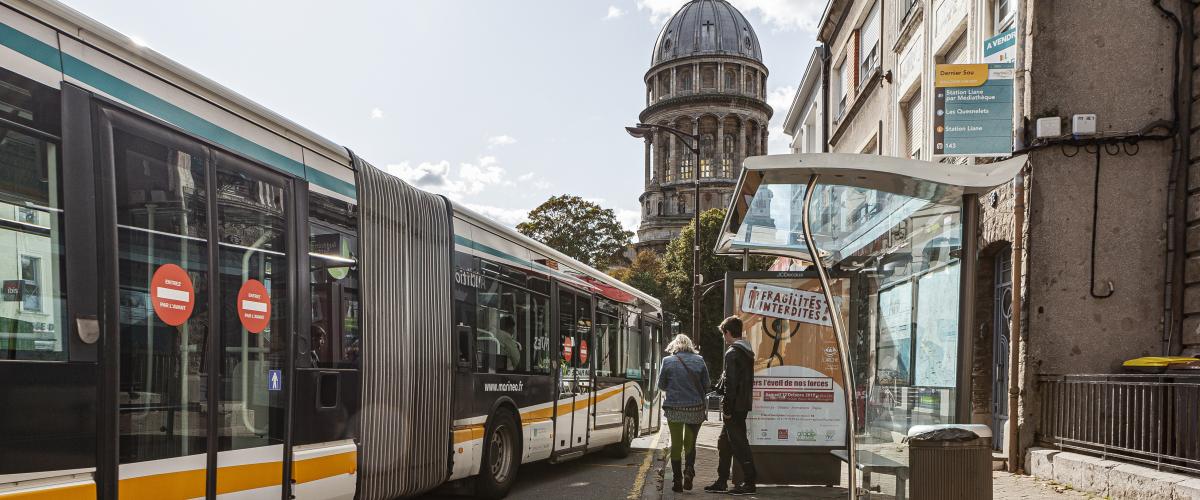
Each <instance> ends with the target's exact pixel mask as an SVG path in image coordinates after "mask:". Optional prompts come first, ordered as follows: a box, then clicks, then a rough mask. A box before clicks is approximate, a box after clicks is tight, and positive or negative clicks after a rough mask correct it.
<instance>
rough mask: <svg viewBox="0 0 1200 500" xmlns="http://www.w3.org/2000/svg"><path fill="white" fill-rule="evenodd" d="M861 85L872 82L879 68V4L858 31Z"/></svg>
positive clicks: (872, 8)
mask: <svg viewBox="0 0 1200 500" xmlns="http://www.w3.org/2000/svg"><path fill="white" fill-rule="evenodd" d="M858 54H859V68H858V77H859V80H860V81H859V82H858V84H859V85H862V84H863V83H866V82H868V81H870V79H871V74H872V72H874V71H875V70H876V69H878V68H879V2H875V4H873V5H872V6H871V10H870V11H869V12H868V13H867V18H866V19H865V20H863V23H862V26H860V27H859V31H858Z"/></svg>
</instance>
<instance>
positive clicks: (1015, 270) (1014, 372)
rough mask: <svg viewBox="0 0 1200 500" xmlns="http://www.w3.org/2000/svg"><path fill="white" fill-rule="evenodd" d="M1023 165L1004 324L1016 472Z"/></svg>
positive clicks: (1011, 467) (1011, 466)
mask: <svg viewBox="0 0 1200 500" xmlns="http://www.w3.org/2000/svg"><path fill="white" fill-rule="evenodd" d="M1025 168H1026V167H1021V171H1020V172H1019V173H1017V177H1016V178H1015V179H1013V241H1012V315H1011V318H1010V319H1011V321H1012V324H1011V325H1010V326H1009V327H1008V330H1009V341H1008V442H1006V443H1004V445H1005V446H1006V447H1007V448H1008V472H1011V473H1015V472H1017V463H1018V461H1019V460H1018V459H1019V458H1020V454H1021V446H1020V444H1018V443H1019V442H1020V439H1019V438H1018V437H1017V419H1018V417H1019V416H1020V413H1019V409H1018V407H1019V405H1020V402H1021V401H1020V396H1021V384H1020V383H1019V377H1020V376H1021V369H1020V362H1021V288H1022V283H1023V282H1022V280H1023V279H1024V278H1023V273H1022V272H1021V266H1022V265H1023V262H1022V258H1021V257H1022V256H1023V255H1024V253H1025Z"/></svg>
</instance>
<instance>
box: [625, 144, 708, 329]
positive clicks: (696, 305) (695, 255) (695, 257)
mask: <svg viewBox="0 0 1200 500" xmlns="http://www.w3.org/2000/svg"><path fill="white" fill-rule="evenodd" d="M655 130H662V131H664V132H667V133H669V134H671V135H674V136H676V137H679V138H681V139H691V142H690V143H689V142H688V141H686V140H685V141H684V145H685V146H687V148H688V149H690V150H691V151H692V155H693V156H694V157H695V159H696V161H695V163H693V164H692V180H693V182H694V184H695V185H694V188H695V195H694V196H693V204H692V207H693V209H692V212H693V213H694V215H695V219H694V220H695V231H693V233H692V234H693V237H692V339H693V340H695V341H696V342H699V341H700V280H701V279H702V278H701V276H700V135H699V134H689V133H687V132H684V131H682V130H679V129H677V128H674V127H668V126H666V125H654V124H652V123H639V124H637V125H636V126H633V127H625V131H626V132H629V135H631V136H633V137H635V138H638V139H644V138H646V137H649V136H650V133H651V132H653V131H655Z"/></svg>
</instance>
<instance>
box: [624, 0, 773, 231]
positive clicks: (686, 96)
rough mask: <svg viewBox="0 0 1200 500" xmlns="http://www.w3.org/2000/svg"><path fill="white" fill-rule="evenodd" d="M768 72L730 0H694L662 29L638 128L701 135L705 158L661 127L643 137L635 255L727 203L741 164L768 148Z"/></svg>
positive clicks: (753, 38)
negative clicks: (652, 126) (697, 212)
mask: <svg viewBox="0 0 1200 500" xmlns="http://www.w3.org/2000/svg"><path fill="white" fill-rule="evenodd" d="M767 74H768V72H767V68H766V66H765V65H764V64H763V60H762V48H761V46H760V45H759V42H758V36H757V35H755V34H754V28H753V27H752V26H751V25H750V23H749V21H747V20H746V18H745V17H744V16H742V14H741V13H740V12H738V10H737V9H735V8H734V7H733V6H732V5H730V4H729V3H728V2H726V1H725V0H692V1H690V2H688V3H687V4H685V5H684V6H683V7H681V8H680V9H679V11H678V12H677V13H676V14H675V15H674V16H673V17H672V18H671V19H670V20H669V21H667V23H666V25H665V26H664V27H663V29H662V32H661V33H660V34H659V36H658V41H657V42H656V43H655V44H654V53H653V54H652V57H651V66H650V70H649V71H647V72H646V75H645V78H644V82H645V88H646V108H645V109H644V110H643V111H642V112H641V114H640V115H639V121H640V122H641V123H649V124H655V125H663V126H667V127H673V128H675V129H678V130H681V131H683V132H685V133H687V134H693V135H698V136H700V148H699V149H700V153H701V154H700V160H699V164H698V165H697V164H696V159H695V156H694V154H693V153H692V151H691V150H690V149H689V147H688V144H687V141H688V140H686V139H681V138H678V137H676V136H674V135H672V134H670V133H668V132H665V131H657V132H656V133H655V134H654V135H653V136H652V137H649V138H646V139H645V165H644V169H645V173H644V177H645V188H644V189H645V190H644V192H643V193H642V195H641V196H640V197H639V201H640V202H641V211H642V222H641V226H640V227H639V228H638V243H637V244H636V246H637V250H638V251H641V250H651V251H655V252H659V253H661V252H662V251H663V250H665V248H666V245H667V243H669V242H670V241H671V240H672V239H674V238H675V237H676V236H678V235H679V231H680V230H681V229H682V228H683V226H684V225H686V224H687V223H688V222H689V221H691V220H692V218H693V217H694V215H695V212H693V210H694V209H695V206H696V204H695V200H694V199H693V198H694V196H695V186H696V182H697V181H696V180H695V179H696V177H695V176H696V174H697V173H699V179H700V180H699V184H700V200H699V201H700V203H699V205H700V211H702V212H703V211H704V210H708V209H712V208H724V207H726V206H728V205H729V197H730V193H731V192H732V190H733V187H734V183H735V182H736V181H737V176H738V174H739V173H740V170H741V164H742V160H743V159H745V158H746V157H748V156H755V155H762V154H766V152H767V123H768V121H769V120H770V118H771V107H770V106H768V105H767V103H766V93H767V91H766V89H767Z"/></svg>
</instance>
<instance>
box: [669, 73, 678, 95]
mask: <svg viewBox="0 0 1200 500" xmlns="http://www.w3.org/2000/svg"><path fill="white" fill-rule="evenodd" d="M675 85H676V83H675V66H672V67H671V92H669V93H667V95H669V96H674V95H675V93H676V92H678V91H679V87H676V86H675Z"/></svg>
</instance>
